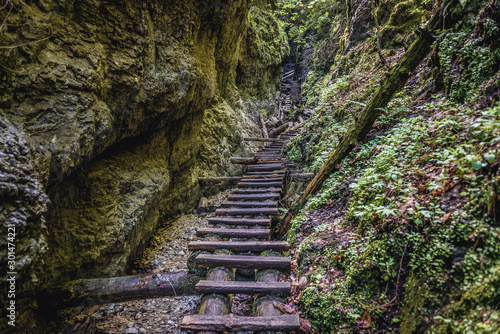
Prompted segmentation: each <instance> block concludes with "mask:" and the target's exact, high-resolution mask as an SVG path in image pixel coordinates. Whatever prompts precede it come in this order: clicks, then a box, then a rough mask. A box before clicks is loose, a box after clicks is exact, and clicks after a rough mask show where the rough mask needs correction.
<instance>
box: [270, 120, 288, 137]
mask: <svg viewBox="0 0 500 334" xmlns="http://www.w3.org/2000/svg"><path fill="white" fill-rule="evenodd" d="M287 128H288V123H285V124H283V125H281V126H279V127H277V128H276V129H274V130H272V131H269V137H270V138H273V137H277V136H278V135H279V134H280V133H282V132H284V131H285V130H286V129H287Z"/></svg>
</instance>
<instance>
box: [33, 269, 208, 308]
mask: <svg viewBox="0 0 500 334" xmlns="http://www.w3.org/2000/svg"><path fill="white" fill-rule="evenodd" d="M200 279H201V277H200V276H196V275H192V274H188V273H187V272H179V273H173V274H163V273H160V274H149V275H137V276H123V277H111V278H95V279H81V280H76V281H70V282H66V283H61V284H50V285H46V286H44V287H42V289H41V291H40V292H39V293H38V296H37V299H38V303H39V304H40V305H42V307H44V306H45V307H51V308H55V309H61V308H68V307H75V306H91V305H99V304H107V303H118V302H124V301H129V300H136V299H146V298H159V297H167V296H185V295H196V294H197V293H196V291H195V288H194V287H195V285H196V283H198V281H199V280H200Z"/></svg>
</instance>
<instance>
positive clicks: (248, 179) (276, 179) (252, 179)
mask: <svg viewBox="0 0 500 334" xmlns="http://www.w3.org/2000/svg"><path fill="white" fill-rule="evenodd" d="M240 181H241V182H246V183H249V182H282V181H283V176H282V175H279V176H278V177H267V178H262V177H261V178H255V177H252V175H250V177H246V178H241V180H240Z"/></svg>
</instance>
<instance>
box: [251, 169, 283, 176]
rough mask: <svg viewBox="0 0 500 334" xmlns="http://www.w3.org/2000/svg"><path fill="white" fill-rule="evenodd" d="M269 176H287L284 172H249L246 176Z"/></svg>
mask: <svg viewBox="0 0 500 334" xmlns="http://www.w3.org/2000/svg"><path fill="white" fill-rule="evenodd" d="M269 174H285V171H284V170H274V171H267V172H248V173H246V174H245V175H269Z"/></svg>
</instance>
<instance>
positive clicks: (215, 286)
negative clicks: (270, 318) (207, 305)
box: [195, 280, 291, 295]
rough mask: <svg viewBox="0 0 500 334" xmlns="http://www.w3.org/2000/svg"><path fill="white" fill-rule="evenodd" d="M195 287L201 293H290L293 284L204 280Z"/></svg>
mask: <svg viewBox="0 0 500 334" xmlns="http://www.w3.org/2000/svg"><path fill="white" fill-rule="evenodd" d="M195 289H196V291H198V292H200V293H220V294H233V293H241V294H248V295H252V294H258V293H266V294H270V295H289V294H290V289H291V285H290V283H289V282H246V281H233V282H213V281H205V280H203V281H199V282H198V284H196V287H195Z"/></svg>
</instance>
